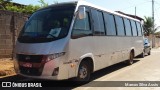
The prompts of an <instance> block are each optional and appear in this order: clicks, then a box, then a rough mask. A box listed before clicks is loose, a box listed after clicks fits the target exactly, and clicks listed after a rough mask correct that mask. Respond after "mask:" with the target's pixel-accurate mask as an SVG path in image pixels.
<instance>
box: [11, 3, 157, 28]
mask: <svg viewBox="0 0 160 90" xmlns="http://www.w3.org/2000/svg"><path fill="white" fill-rule="evenodd" d="M38 1H39V0H12V2H16V3H20V4H25V5H29V4H33V5H39V4H40V3H39V2H38ZM44 1H45V2H46V3H48V4H49V5H50V4H54V2H55V1H58V2H59V3H60V2H67V1H73V0H44ZM74 1H75V0H74ZM85 1H87V2H90V3H93V4H95V5H98V6H101V7H104V8H106V9H110V10H112V11H122V12H125V13H128V14H133V15H135V7H136V15H137V16H140V17H142V18H144V16H147V17H152V0H85ZM154 10H155V24H156V26H160V0H155V9H154Z"/></svg>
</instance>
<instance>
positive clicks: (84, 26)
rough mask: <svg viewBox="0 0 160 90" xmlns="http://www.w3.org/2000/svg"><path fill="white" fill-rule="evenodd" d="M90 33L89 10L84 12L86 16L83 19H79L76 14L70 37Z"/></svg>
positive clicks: (78, 36)
mask: <svg viewBox="0 0 160 90" xmlns="http://www.w3.org/2000/svg"><path fill="white" fill-rule="evenodd" d="M91 35H92V30H91V25H90V18H89V12H86V18H84V19H79V18H78V16H77V17H76V19H75V23H74V26H73V31H72V38H73V39H75V38H80V37H85V36H91Z"/></svg>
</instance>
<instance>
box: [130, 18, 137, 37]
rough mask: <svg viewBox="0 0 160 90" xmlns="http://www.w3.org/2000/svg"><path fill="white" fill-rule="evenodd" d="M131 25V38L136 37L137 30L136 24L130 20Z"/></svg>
mask: <svg viewBox="0 0 160 90" xmlns="http://www.w3.org/2000/svg"><path fill="white" fill-rule="evenodd" d="M131 25H132V32H133V36H137V28H136V23H135V21H132V20H131Z"/></svg>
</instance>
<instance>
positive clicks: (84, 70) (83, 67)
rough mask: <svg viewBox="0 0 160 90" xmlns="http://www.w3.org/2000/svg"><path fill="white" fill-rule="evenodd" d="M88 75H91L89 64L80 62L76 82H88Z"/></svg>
mask: <svg viewBox="0 0 160 90" xmlns="http://www.w3.org/2000/svg"><path fill="white" fill-rule="evenodd" d="M90 74H91V70H90V65H89V62H87V61H82V62H81V63H80V66H79V69H78V76H77V77H76V81H85V82H88V81H89V79H90Z"/></svg>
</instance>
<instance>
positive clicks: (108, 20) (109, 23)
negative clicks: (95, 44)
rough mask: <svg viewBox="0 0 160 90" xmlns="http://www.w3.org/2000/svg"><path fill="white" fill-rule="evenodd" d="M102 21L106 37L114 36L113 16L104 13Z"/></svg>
mask: <svg viewBox="0 0 160 90" xmlns="http://www.w3.org/2000/svg"><path fill="white" fill-rule="evenodd" d="M104 20H105V28H106V30H107V31H106V32H107V35H109V36H110V35H114V36H115V35H116V26H115V20H114V15H112V14H108V13H106V12H105V13H104Z"/></svg>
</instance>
